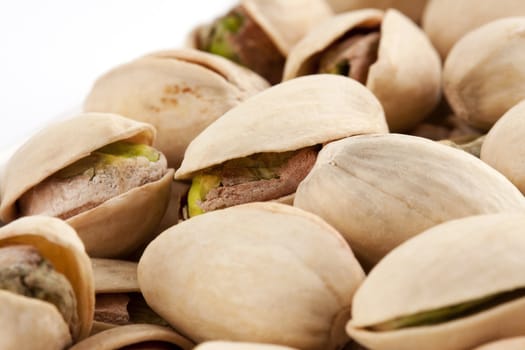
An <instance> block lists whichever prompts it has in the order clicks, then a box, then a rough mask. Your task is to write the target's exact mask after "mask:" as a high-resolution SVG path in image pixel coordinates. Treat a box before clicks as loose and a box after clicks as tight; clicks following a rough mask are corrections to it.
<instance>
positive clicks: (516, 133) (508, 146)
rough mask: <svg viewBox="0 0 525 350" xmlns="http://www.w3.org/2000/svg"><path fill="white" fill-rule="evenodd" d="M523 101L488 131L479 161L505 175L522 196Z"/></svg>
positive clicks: (524, 188)
mask: <svg viewBox="0 0 525 350" xmlns="http://www.w3.org/2000/svg"><path fill="white" fill-rule="evenodd" d="M523 135H525V100H524V101H522V102H521V103H519V104H517V105H516V106H514V107H513V108H511V109H510V110H509V111H508V112H507V113H505V114H504V115H503V116H502V117H501V119H499V120H498V121H497V122H496V124H494V126H493V127H492V128H491V129H490V130H489V132H488V133H487V136H486V138H485V141H484V142H483V146H482V147H481V160H483V161H484V162H486V163H487V164H489V165H490V166H492V167H493V168H495V169H496V170H498V171H499V172H501V173H502V174H503V175H505V176H506V177H507V178H508V179H509V180H510V181H511V182H512V183H513V184H514V185H516V187H518V188H519V189H520V191H521V193H525V140H524V138H523Z"/></svg>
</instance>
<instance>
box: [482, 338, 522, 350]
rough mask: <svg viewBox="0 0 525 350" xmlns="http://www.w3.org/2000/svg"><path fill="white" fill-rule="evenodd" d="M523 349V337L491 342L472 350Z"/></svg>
mask: <svg viewBox="0 0 525 350" xmlns="http://www.w3.org/2000/svg"><path fill="white" fill-rule="evenodd" d="M522 349H525V337H514V338H508V339H503V340H498V341H495V342H491V343H488V344H485V345H482V346H479V347H477V348H475V349H473V350H522Z"/></svg>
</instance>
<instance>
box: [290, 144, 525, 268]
mask: <svg viewBox="0 0 525 350" xmlns="http://www.w3.org/2000/svg"><path fill="white" fill-rule="evenodd" d="M294 205H295V206H297V207H299V208H302V209H305V210H308V211H310V212H312V213H314V214H317V215H319V216H321V217H322V218H324V219H325V220H326V221H327V222H328V223H329V224H331V225H332V226H334V227H335V228H336V229H337V230H338V231H339V232H341V234H342V235H343V236H344V237H345V238H346V239H347V241H348V242H349V244H350V246H351V247H352V250H353V251H354V252H355V254H356V256H357V258H358V259H359V261H360V262H361V263H362V264H363V265H364V266H365V267H371V266H373V265H374V264H375V263H377V262H378V261H379V260H380V259H381V258H382V257H383V256H384V255H385V254H387V253H388V252H389V251H390V250H392V249H393V248H394V247H396V246H397V245H399V244H400V243H402V242H403V241H405V240H407V239H409V238H410V237H412V236H414V235H416V234H418V233H420V232H422V231H423V230H425V229H428V228H430V227H432V226H434V225H437V224H439V223H442V222H444V221H448V220H452V219H455V218H460V217H465V216H469V215H476V214H489V213H497V212H505V211H525V198H523V196H522V194H521V193H520V192H519V190H518V189H517V188H516V187H515V186H514V185H512V183H510V182H509V181H508V180H507V179H506V178H505V177H504V176H503V175H501V174H500V173H498V172H497V171H495V170H494V169H492V168H491V167H489V166H488V165H487V164H485V163H484V162H482V161H481V160H479V159H478V158H475V157H474V156H472V155H470V154H468V153H466V152H464V151H461V150H458V149H454V148H452V147H448V146H445V145H442V144H439V143H437V142H434V141H429V140H426V139H423V138H419V137H416V136H408V135H399V134H387V135H363V136H355V137H349V138H346V139H344V140H340V141H336V142H332V143H330V144H328V145H327V146H325V147H324V148H323V149H322V150H321V152H320V153H319V155H318V157H317V162H316V163H315V165H314V167H313V169H312V170H311V172H310V173H309V174H308V175H307V177H306V178H305V179H304V180H303V181H302V182H301V183H300V184H299V186H298V188H297V192H296V194H295V200H294Z"/></svg>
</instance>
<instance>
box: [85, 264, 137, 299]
mask: <svg viewBox="0 0 525 350" xmlns="http://www.w3.org/2000/svg"><path fill="white" fill-rule="evenodd" d="M91 265H92V266H93V275H94V277H95V293H127V292H138V291H139V290H140V289H139V284H138V282H137V263H135V262H131V261H126V260H116V259H96V258H94V259H91Z"/></svg>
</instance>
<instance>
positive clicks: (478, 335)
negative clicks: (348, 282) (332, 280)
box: [347, 214, 525, 350]
mask: <svg viewBox="0 0 525 350" xmlns="http://www.w3.org/2000/svg"><path fill="white" fill-rule="evenodd" d="M524 224H525V216H524V215H523V214H493V215H481V216H474V217H468V218H464V219H459V220H453V221H449V222H446V223H444V224H441V225H438V226H436V227H433V228H431V229H429V230H427V231H425V232H423V233H421V234H420V235H419V236H417V237H414V238H412V239H411V240H409V241H407V242H405V243H404V244H402V245H401V246H399V247H398V248H396V249H395V250H393V251H392V252H391V253H390V254H388V255H387V256H386V257H385V258H384V259H383V260H381V262H380V263H379V264H378V265H377V266H376V267H375V268H374V269H373V270H372V271H371V272H370V274H369V275H368V276H367V278H366V280H365V282H364V283H363V284H362V285H361V287H360V288H359V289H358V291H357V292H356V294H355V296H354V299H353V306H352V320H351V321H350V322H349V323H348V325H347V331H348V332H349V334H350V335H351V336H352V337H353V338H354V339H356V340H357V341H359V342H360V343H362V344H364V345H365V346H367V347H371V348H373V349H378V350H382V349H385V350H386V349H400V348H402V349H406V350H411V349H421V347H422V346H423V345H422V344H424V347H425V349H429V350H433V349H450V350H455V349H470V348H472V347H475V346H477V345H480V344H483V343H486V342H488V341H491V340H495V339H498V338H502V337H510V336H516V335H525V325H523V322H522V315H523V312H524V311H525V298H523V297H519V298H516V299H513V300H511V301H508V302H505V303H502V304H498V305H496V306H493V307H491V308H489V309H486V310H483V311H480V312H477V313H474V314H472V315H470V316H465V317H460V318H457V319H455V320H452V321H447V322H442V323H437V324H434V325H426V326H419V327H409V328H402V329H397V330H392V331H383V332H376V331H372V330H370V329H369V328H366V327H371V326H373V325H376V324H378V323H381V322H384V321H388V320H392V319H395V318H398V317H403V316H408V315H413V314H415V313H418V312H422V311H429V310H435V309H439V308H444V307H448V306H451V305H457V304H460V303H464V302H469V301H472V300H475V299H479V298H482V297H486V296H490V295H495V294H498V293H502V292H507V291H511V290H515V289H517V288H523V287H524V286H525V277H524V275H523V274H522V273H521V271H523V269H524V268H525V260H524V259H523V258H522V257H523V254H525V236H524V235H523V225H524ZM436 281H439V283H436Z"/></svg>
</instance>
